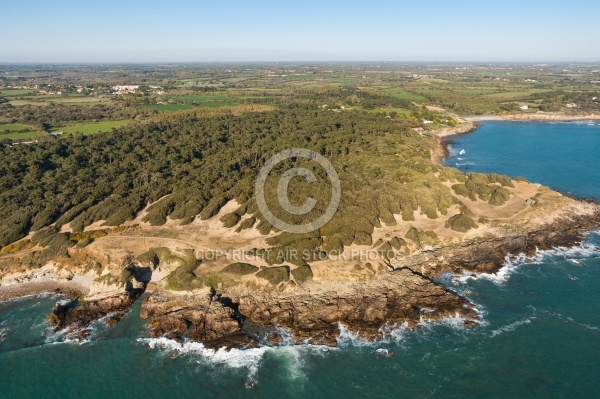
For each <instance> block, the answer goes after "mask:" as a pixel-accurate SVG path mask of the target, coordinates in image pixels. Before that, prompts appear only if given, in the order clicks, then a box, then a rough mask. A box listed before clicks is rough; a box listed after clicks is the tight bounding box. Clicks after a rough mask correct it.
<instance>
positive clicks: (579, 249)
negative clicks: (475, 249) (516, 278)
mask: <svg viewBox="0 0 600 399" xmlns="http://www.w3.org/2000/svg"><path fill="white" fill-rule="evenodd" d="M593 235H594V236H597V235H598V233H597V232H594V233H593ZM598 257H600V246H599V245H596V244H593V243H590V242H584V243H582V244H580V245H577V246H574V247H571V248H566V247H556V248H553V249H549V250H539V251H537V252H536V254H535V255H533V256H526V255H525V254H523V253H521V254H518V255H516V256H515V255H510V254H509V255H507V256H506V258H505V263H504V266H502V267H501V268H500V269H499V270H498V271H497V272H496V273H472V272H465V273H463V274H462V275H460V276H455V275H452V274H450V275H445V276H444V277H445V280H448V278H450V279H451V280H452V281H454V282H456V283H466V282H467V281H469V280H488V281H491V282H493V283H494V284H497V285H503V284H505V283H506V282H507V281H508V279H509V278H510V276H511V275H512V274H514V273H515V272H517V271H518V269H519V267H520V266H521V265H525V264H533V265H536V264H542V263H548V262H557V261H565V260H566V261H568V262H570V263H572V264H574V265H582V264H583V263H582V261H583V260H585V259H591V258H598ZM443 279H444V278H443Z"/></svg>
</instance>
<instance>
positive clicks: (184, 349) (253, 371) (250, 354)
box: [137, 337, 335, 388]
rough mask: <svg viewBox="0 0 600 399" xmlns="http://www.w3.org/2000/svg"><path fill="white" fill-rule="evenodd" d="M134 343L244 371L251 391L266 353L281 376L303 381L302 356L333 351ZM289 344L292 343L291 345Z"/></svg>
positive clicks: (161, 341) (158, 341)
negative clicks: (274, 361) (280, 364)
mask: <svg viewBox="0 0 600 399" xmlns="http://www.w3.org/2000/svg"><path fill="white" fill-rule="evenodd" d="M137 341H138V342H141V343H144V344H146V345H148V347H150V348H152V349H159V350H161V351H165V352H172V351H177V356H180V355H187V356H197V357H199V358H200V359H199V360H197V362H198V363H201V364H209V365H213V366H223V367H228V368H232V369H245V370H246V371H247V379H248V381H247V383H246V386H247V387H249V388H251V387H253V386H254V385H256V384H257V383H258V380H257V375H258V371H259V368H260V365H261V363H262V361H263V359H264V356H265V354H267V353H269V355H270V356H272V357H273V358H274V359H275V360H276V361H278V362H281V363H282V365H283V367H282V368H281V370H282V372H284V373H286V376H287V377H288V379H290V380H298V379H302V378H305V374H304V369H305V360H304V359H305V355H307V354H313V355H319V356H322V355H324V354H325V353H327V352H329V351H330V350H335V348H328V347H325V346H322V345H312V344H302V345H283V346H277V347H270V346H263V347H258V348H247V349H230V350H227V349H225V348H221V349H217V350H214V349H209V348H206V347H205V346H204V345H203V344H202V343H199V342H191V341H184V342H177V341H174V340H171V339H168V338H164V337H163V338H138V340H137ZM292 342H293V341H292Z"/></svg>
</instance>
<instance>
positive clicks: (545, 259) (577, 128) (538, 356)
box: [0, 122, 600, 398]
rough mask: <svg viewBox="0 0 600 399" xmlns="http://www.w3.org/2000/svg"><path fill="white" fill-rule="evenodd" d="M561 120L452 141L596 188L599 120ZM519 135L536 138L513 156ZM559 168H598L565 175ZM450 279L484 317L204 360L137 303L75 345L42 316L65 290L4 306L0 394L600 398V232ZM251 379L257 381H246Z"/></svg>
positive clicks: (591, 191)
mask: <svg viewBox="0 0 600 399" xmlns="http://www.w3.org/2000/svg"><path fill="white" fill-rule="evenodd" d="M554 126H555V125H549V124H517V123H501V122H500V123H496V122H494V123H484V124H483V126H482V128H481V129H480V130H478V131H477V132H476V133H473V134H471V135H465V136H461V137H459V138H456V139H454V140H453V143H452V144H451V145H452V146H453V148H454V149H455V150H457V149H458V150H457V154H458V152H459V151H460V150H462V149H465V152H464V154H463V156H460V157H461V158H464V159H463V160H464V161H465V163H469V165H468V167H469V168H470V169H469V170H482V171H498V172H503V173H509V174H511V175H515V174H518V175H522V176H525V177H527V178H529V179H530V180H532V181H539V182H540V183H543V184H547V185H550V186H556V187H560V188H561V189H563V190H565V191H572V192H577V193H579V194H580V195H583V196H597V197H600V193H599V192H598V190H599V186H600V185H599V184H598V183H600V179H598V175H597V174H595V173H597V168H598V166H600V165H599V163H598V162H597V160H596V159H597V158H596V155H595V153H594V151H597V149H598V148H599V147H598V145H597V143H598V140H600V127H593V126H587V125H575V124H568V125H564V126H563V125H559V128H555V127H554ZM554 129H559V130H554ZM515 130H516V131H518V132H520V133H519V134H517V133H516V132H515ZM557 136H558V137H557ZM536 137H537V138H536ZM549 138H551V139H550V140H549ZM521 139H523V140H527V142H529V143H534V144H535V145H534V146H533V147H531V148H530V152H529V153H528V152H527V151H525V149H522V150H520V151H519V152H518V154H520V155H521V158H520V159H519V160H518V162H519V163H518V164H517V165H516V166H515V165H513V164H510V165H508V164H507V163H506V162H507V161H505V160H512V159H513V158H514V156H515V151H516V150H515V147H521V144H520V142H519V140H521ZM490 140H492V143H493V144H490ZM594 142H595V143H596V145H595V146H594V144H593V143H594ZM551 143H555V144H556V147H553V145H554V144H551ZM572 148H578V152H577V153H576V155H575V156H573V153H572V152H571V151H572V150H571V149H572ZM561 149H562V151H561ZM536 151H537V152H536ZM550 151H551V152H550ZM549 153H552V154H554V155H552V156H551V157H549V158H547V164H548V165H549V167H548V168H547V169H544V168H538V167H537V164H536V162H535V159H536V157H538V155H536V154H541V155H539V157H547V154H549ZM458 157H459V156H458V155H457V156H456V158H458ZM538 159H541V158H538ZM545 159H546V158H545ZM448 162H449V163H452V162H454V161H453V159H449V160H448ZM511 162H512V161H511ZM515 162H517V161H515ZM454 163H456V162H454ZM459 163H460V162H459ZM552 164H558V165H568V167H569V168H574V169H576V170H579V171H584V172H585V171H587V172H589V173H581V174H578V175H577V176H576V177H571V178H567V179H563V178H562V177H561V176H562V173H558V174H557V173H556V170H555V169H554V167H553V166H552ZM459 166H460V165H459ZM466 166H467V165H465V166H461V167H466ZM565 167H566V166H565ZM511 168H514V172H513V171H512V170H513V169H511ZM558 169H559V170H562V169H561V168H558ZM545 171H547V172H545ZM441 281H442V282H443V283H444V284H446V285H447V286H449V287H451V288H453V289H455V290H457V291H459V292H462V293H464V294H465V295H469V297H470V298H471V300H472V301H473V302H474V303H476V304H477V306H478V308H479V310H480V312H481V314H482V316H483V322H482V323H481V324H480V325H479V326H477V327H475V328H473V329H471V330H467V329H465V328H462V327H461V322H460V320H452V319H451V320H447V321H445V322H443V323H437V324H427V323H423V325H422V326H420V327H418V328H417V329H415V330H414V331H406V330H404V329H402V328H399V329H397V330H396V331H395V333H394V335H393V337H392V338H390V339H389V340H386V341H385V342H375V343H369V342H361V341H358V340H356V339H354V338H353V337H352V336H351V335H349V334H343V335H342V336H341V337H340V344H341V345H340V348H338V349H330V350H327V351H324V348H320V347H306V346H305V347H291V346H290V347H284V348H278V349H265V348H262V349H252V350H249V351H232V352H229V353H224V352H219V353H217V354H216V355H212V356H207V354H206V353H205V352H206V351H204V350H203V349H202V348H201V346H200V345H197V344H196V345H194V344H189V345H185V353H183V354H181V355H180V356H179V357H177V358H175V359H173V358H172V357H171V356H170V352H171V349H172V348H173V347H175V346H176V344H174V343H172V342H167V341H162V342H161V341H151V340H147V339H145V336H146V331H145V328H144V321H143V320H140V319H139V317H138V316H137V314H138V310H139V303H138V304H137V305H136V306H135V307H134V309H133V311H132V312H131V313H130V314H129V315H128V316H127V317H126V318H125V319H124V320H122V321H121V322H120V323H118V324H117V325H116V326H114V327H112V328H110V329H106V328H104V327H102V324H101V323H98V326H97V328H96V329H95V333H94V336H93V338H92V339H91V341H90V342H88V343H85V344H77V343H69V342H64V338H63V337H61V336H60V335H54V334H52V333H50V332H49V331H48V329H47V325H46V323H45V322H44V318H45V316H46V315H47V314H48V313H49V312H50V310H51V309H52V306H53V305H54V302H55V301H56V298H53V297H49V296H47V297H29V298H23V299H19V300H13V301H9V302H3V303H0V337H1V336H4V337H3V338H0V398H109V397H117V398H134V397H135V398H138V397H141V398H170V397H177V398H217V397H219V398H237V397H240V398H241V397H244V398H304V397H307V398H354V397H370V398H403V397H406V398H429V397H436V398H437V397H440V398H480V397H490V398H519V397H523V398H525V397H527V398H530V397H533V398H573V397H586V398H592V397H600V376H599V373H598V371H599V370H600V290H599V289H598V287H599V286H600V235H598V234H596V233H592V234H591V235H590V236H589V237H588V239H587V241H586V243H585V244H584V245H583V246H581V247H579V248H575V249H572V250H568V251H567V250H561V249H557V250H556V251H550V252H546V253H543V254H540V255H539V256H537V257H536V258H535V259H520V260H519V261H518V262H514V263H511V264H507V266H506V267H505V268H503V269H502V271H501V272H500V273H499V274H498V275H496V276H490V277H488V276H485V277H484V276H480V277H458V278H457V277H452V276H444V277H443V278H442V279H441ZM149 343H150V344H151V345H152V346H154V349H151V348H149V345H148V344H149ZM161 344H162V345H161ZM161 346H164V349H163V348H161ZM376 349H388V350H391V351H392V352H393V357H391V358H388V357H386V356H383V355H381V354H379V353H378V352H377V351H376ZM248 381H253V382H254V383H255V386H254V388H252V389H249V388H246V384H247V383H248Z"/></svg>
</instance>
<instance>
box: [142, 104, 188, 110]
mask: <svg viewBox="0 0 600 399" xmlns="http://www.w3.org/2000/svg"><path fill="white" fill-rule="evenodd" d="M140 108H141V109H154V110H157V111H186V110H188V109H192V108H194V107H192V106H191V105H187V104H154V105H142V106H141V107H140Z"/></svg>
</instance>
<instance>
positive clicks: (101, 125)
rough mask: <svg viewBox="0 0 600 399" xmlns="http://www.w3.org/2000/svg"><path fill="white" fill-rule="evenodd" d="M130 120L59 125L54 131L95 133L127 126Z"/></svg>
mask: <svg viewBox="0 0 600 399" xmlns="http://www.w3.org/2000/svg"><path fill="white" fill-rule="evenodd" d="M129 122H130V121H103V122H91V123H77V124H74V125H69V126H63V127H57V128H55V129H52V131H58V132H63V133H64V134H73V133H82V134H95V133H106V132H110V131H111V130H112V129H113V128H116V127H119V126H125V125H126V124H128V123H129Z"/></svg>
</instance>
